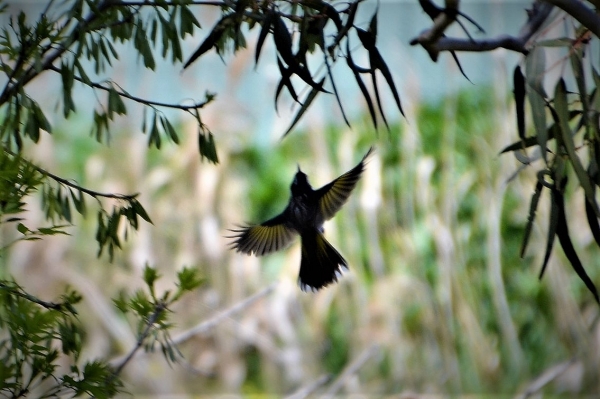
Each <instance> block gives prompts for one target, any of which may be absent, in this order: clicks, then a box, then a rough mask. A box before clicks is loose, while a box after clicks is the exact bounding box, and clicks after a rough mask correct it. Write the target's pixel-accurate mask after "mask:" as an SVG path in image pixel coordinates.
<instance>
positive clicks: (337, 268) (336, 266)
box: [229, 147, 373, 291]
mask: <svg viewBox="0 0 600 399" xmlns="http://www.w3.org/2000/svg"><path fill="white" fill-rule="evenodd" d="M372 152H373V147H371V148H370V149H369V151H368V152H367V153H366V154H365V156H364V157H363V159H362V160H361V161H360V163H359V164H358V165H356V166H355V167H354V168H352V169H351V170H349V171H348V172H346V173H344V174H343V175H341V176H340V177H338V178H337V179H335V180H333V181H332V182H330V183H329V184H326V185H324V186H323V187H321V188H319V189H317V190H314V189H313V188H312V186H311V185H310V183H309V182H308V177H307V176H306V174H304V173H303V172H302V171H301V170H300V167H298V171H297V172H296V176H295V177H294V181H292V185H291V187H290V189H291V197H290V201H289V203H288V205H287V207H286V208H285V210H284V211H283V212H282V213H280V214H279V215H277V216H275V217H274V218H272V219H269V220H267V221H266V222H263V223H261V224H256V225H247V226H241V227H240V228H238V229H233V230H231V231H232V232H233V233H235V234H234V235H233V236H230V237H229V238H233V239H234V240H233V242H232V243H231V248H232V249H235V250H237V251H238V252H242V253H245V254H248V255H252V254H254V255H256V256H262V255H266V254H269V253H271V252H275V251H279V250H280V249H283V248H285V247H287V246H288V245H289V244H291V242H292V241H293V240H294V238H296V236H298V235H299V236H300V240H301V245H302V257H301V261H300V274H299V276H298V283H299V284H300V288H301V289H302V291H307V290H309V289H310V290H312V291H316V290H319V289H321V288H323V287H325V286H327V285H329V284H331V283H334V282H336V281H337V279H338V278H339V277H340V276H341V274H342V270H348V263H347V262H346V260H345V259H344V258H343V257H342V255H340V253H339V252H338V251H337V250H336V249H335V248H334V247H333V246H332V245H331V244H330V243H329V242H328V241H327V240H326V239H325V236H324V235H323V232H324V229H323V223H324V222H325V221H326V220H329V219H331V218H332V217H333V216H334V215H335V214H336V213H337V211H339V210H340V208H341V207H342V205H344V203H346V201H347V200H348V198H349V197H350V194H351V193H352V190H354V187H356V184H357V183H358V180H359V179H360V177H361V175H362V173H363V171H364V170H365V163H366V160H367V158H368V157H369V155H371V153H372Z"/></svg>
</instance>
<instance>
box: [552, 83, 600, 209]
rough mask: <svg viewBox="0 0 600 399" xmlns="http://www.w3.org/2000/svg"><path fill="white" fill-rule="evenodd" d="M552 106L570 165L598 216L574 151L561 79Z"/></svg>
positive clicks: (583, 170) (567, 105) (565, 89)
mask: <svg viewBox="0 0 600 399" xmlns="http://www.w3.org/2000/svg"><path fill="white" fill-rule="evenodd" d="M554 106H555V107H556V109H555V110H553V109H552V108H551V111H552V114H553V116H554V117H555V118H558V121H557V123H558V125H559V127H560V133H561V138H562V143H563V144H564V146H565V149H566V150H567V154H568V156H569V161H570V162H571V165H573V169H574V170H575V174H576V175H577V179H578V180H579V184H581V187H583V191H584V192H585V196H586V198H587V200H588V201H589V202H590V204H591V205H592V207H593V209H594V212H596V215H597V216H598V217H600V210H599V209H598V204H597V203H596V196H595V190H594V186H593V185H592V182H591V181H590V178H589V176H588V174H587V173H586V171H585V169H584V167H583V164H582V163H581V160H580V159H579V156H578V155H577V153H576V151H575V143H574V142H573V132H572V131H571V128H570V127H569V104H568V103H567V88H566V85H565V82H564V80H563V79H560V80H559V81H558V83H557V84H556V89H555V92H554Z"/></svg>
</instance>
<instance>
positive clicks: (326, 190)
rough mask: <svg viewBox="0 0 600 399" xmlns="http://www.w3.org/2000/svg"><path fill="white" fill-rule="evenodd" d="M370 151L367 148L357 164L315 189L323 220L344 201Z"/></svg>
mask: <svg viewBox="0 0 600 399" xmlns="http://www.w3.org/2000/svg"><path fill="white" fill-rule="evenodd" d="M372 151H373V147H371V148H370V149H369V151H368V152H367V153H366V154H365V156H364V157H363V159H362V160H361V161H360V163H359V164H358V165H356V166H355V167H354V168H352V169H351V170H349V171H348V172H346V173H344V174H343V175H341V176H340V177H338V178H337V179H335V180H334V181H332V182H331V183H329V184H326V185H324V186H323V187H321V188H320V189H318V190H317V194H318V196H319V207H320V208H321V212H322V214H323V218H324V219H325V220H329V219H331V218H332V217H333V215H335V213H336V212H337V211H339V210H340V208H341V207H342V205H344V204H345V203H346V201H347V200H348V198H349V197H350V194H351V193H352V190H354V187H356V183H358V180H359V179H360V176H361V175H362V172H363V171H364V170H365V161H366V159H367V158H368V157H369V155H371V152H372Z"/></svg>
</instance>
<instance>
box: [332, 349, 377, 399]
mask: <svg viewBox="0 0 600 399" xmlns="http://www.w3.org/2000/svg"><path fill="white" fill-rule="evenodd" d="M378 351H379V345H377V344H373V345H371V346H369V347H368V348H367V349H365V350H364V351H362V353H361V354H360V355H358V357H357V358H356V359H355V360H354V361H353V362H352V363H350V364H349V365H348V366H346V368H345V369H344V370H343V371H342V372H341V374H340V375H339V377H338V378H336V380H335V381H334V382H333V383H331V386H330V387H329V389H328V390H327V391H326V392H325V395H323V396H322V397H321V399H332V398H333V396H334V395H335V394H336V393H337V392H338V391H339V390H340V389H341V388H342V387H343V386H344V384H345V383H346V381H347V380H348V379H349V378H350V377H351V376H352V375H354V373H356V372H357V371H358V370H359V369H360V368H361V367H362V366H364V364H365V363H366V362H367V360H369V359H370V358H371V357H372V356H373V355H374V354H375V353H377V352H378Z"/></svg>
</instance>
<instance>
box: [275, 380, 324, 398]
mask: <svg viewBox="0 0 600 399" xmlns="http://www.w3.org/2000/svg"><path fill="white" fill-rule="evenodd" d="M330 379H331V375H329V374H324V375H322V376H320V377H319V378H317V379H316V380H314V381H311V382H310V383H309V384H307V385H305V386H303V387H300V389H298V390H297V391H296V392H294V393H293V394H291V395H289V396H286V397H285V399H304V398H306V397H307V396H308V395H310V394H312V393H313V392H315V391H316V390H317V389H319V388H320V387H321V386H323V385H325V384H327V383H328V382H329V380H330Z"/></svg>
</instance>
